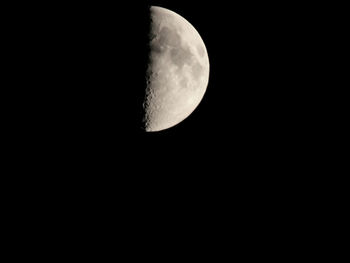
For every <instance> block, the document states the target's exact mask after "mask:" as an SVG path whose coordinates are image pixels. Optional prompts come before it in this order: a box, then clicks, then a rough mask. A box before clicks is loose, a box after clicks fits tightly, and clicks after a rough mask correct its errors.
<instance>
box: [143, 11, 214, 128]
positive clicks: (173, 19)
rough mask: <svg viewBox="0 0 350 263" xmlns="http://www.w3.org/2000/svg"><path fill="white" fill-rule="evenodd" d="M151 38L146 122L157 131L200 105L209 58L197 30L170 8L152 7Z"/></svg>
mask: <svg viewBox="0 0 350 263" xmlns="http://www.w3.org/2000/svg"><path fill="white" fill-rule="evenodd" d="M150 37H151V38H150V54H149V65H148V70H147V88H146V97H145V102H144V110H145V113H144V114H145V115H144V124H145V130H146V131H148V132H153V131H160V130H164V129H167V128H170V127H172V126H174V125H176V124H178V123H180V122H181V121H183V120H184V119H185V118H187V117H188V116H189V115H190V114H191V113H192V112H193V111H194V110H195V108H196V107H197V106H198V105H199V103H200V102H201V100H202V98H203V96H204V93H205V91H206V89H207V85H208V81H209V58H208V54H207V50H206V47H205V45H204V42H203V40H202V38H201V37H200V35H199V33H198V32H197V31H196V29H195V28H194V27H193V26H192V25H191V24H190V23H189V22H188V21H187V20H185V19H184V18H183V17H181V16H180V15H178V14H176V13H174V12H172V11H170V10H168V9H165V8H161V7H156V6H152V7H151V33H150Z"/></svg>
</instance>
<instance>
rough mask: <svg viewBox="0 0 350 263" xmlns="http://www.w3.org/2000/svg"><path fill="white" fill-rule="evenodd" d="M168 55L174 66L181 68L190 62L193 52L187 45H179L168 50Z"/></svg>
mask: <svg viewBox="0 0 350 263" xmlns="http://www.w3.org/2000/svg"><path fill="white" fill-rule="evenodd" d="M170 57H171V60H172V62H173V63H174V64H175V65H176V66H178V67H179V68H182V67H183V66H184V65H185V64H189V65H190V64H191V61H192V57H193V54H192V53H191V50H190V49H189V48H188V47H186V48H183V47H179V48H174V49H172V50H171V51H170Z"/></svg>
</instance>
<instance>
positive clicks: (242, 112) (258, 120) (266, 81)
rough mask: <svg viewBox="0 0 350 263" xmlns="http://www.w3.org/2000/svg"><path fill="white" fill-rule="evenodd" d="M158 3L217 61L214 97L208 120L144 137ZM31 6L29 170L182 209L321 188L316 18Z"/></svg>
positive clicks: (247, 7)
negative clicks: (313, 38)
mask: <svg viewBox="0 0 350 263" xmlns="http://www.w3.org/2000/svg"><path fill="white" fill-rule="evenodd" d="M149 5H159V6H162V7H165V8H168V9H170V10H172V11H174V12H176V13H178V14H180V15H181V16H183V17H184V18H185V19H187V20H188V21H189V22H190V23H191V24H192V25H193V26H194V27H195V28H196V29H197V30H198V32H199V33H200V35H201V36H202V38H203V40H204V43H205V44H206V47H207V50H208V54H209V60H210V78H209V85H208V88H207V92H206V94H205V96H204V98H203V100H202V102H201V104H200V105H199V106H198V108H197V109H196V110H195V111H194V112H193V113H192V114H191V115H190V116H189V117H188V118H187V119H186V120H184V121H183V122H181V123H180V124H178V125H176V126H175V127H173V128H170V129H168V130H164V131H161V132H155V133H145V132H143V131H142V130H141V129H140V121H141V117H142V116H141V112H142V108H141V106H142V99H143V95H144V88H145V78H144V77H145V75H144V72H145V69H146V64H147V39H148V38H147V34H148V28H149V14H148V7H149ZM29 6H30V10H34V11H33V12H26V6H23V5H22V6H21V8H22V9H23V12H26V16H25V20H26V21H27V22H28V23H22V24H21V28H22V30H23V34H20V35H21V36H22V39H21V41H20V42H19V47H18V52H23V53H21V54H23V57H22V59H23V58H24V61H25V62H24V64H23V67H24V68H28V69H29V70H28V72H29V73H28V74H27V75H25V76H24V77H23V78H24V80H25V82H26V83H27V86H26V87H28V88H26V89H24V91H23V93H21V94H22V96H23V99H24V100H27V98H31V99H30V100H27V102H26V103H27V104H28V107H27V110H26V111H23V113H22V115H23V120H25V122H23V123H24V124H23V126H22V129H21V130H20V131H19V135H18V136H19V138H20V140H23V144H24V145H25V147H24V149H25V151H24V152H21V153H22V154H23V156H24V157H26V156H28V160H30V161H28V164H27V165H28V167H36V168H37V169H38V172H43V173H49V174H52V173H57V174H60V176H59V177H57V178H56V179H57V180H58V182H60V184H63V185H67V184H68V185H73V188H72V189H76V187H78V186H79V185H80V184H87V185H90V186H91V185H94V186H93V188H92V189H93V191H101V192H102V191H105V192H106V193H109V194H112V193H113V187H116V188H118V189H120V190H125V189H129V190H130V191H132V192H134V191H135V192H138V191H140V192H142V193H143V192H145V193H146V194H145V196H146V197H149V196H153V197H154V198H159V197H161V196H163V195H167V194H169V193H172V194H173V196H174V198H175V199H176V198H180V197H182V196H184V195H194V196H201V197H202V198H203V199H207V200H209V199H211V198H214V197H215V196H222V198H221V199H222V200H225V199H226V198H225V196H227V197H229V196H231V197H232V194H233V195H234V196H236V197H237V198H243V199H244V200H246V201H247V200H249V199H250V198H252V199H254V200H258V199H259V198H263V199H264V198H271V200H275V201H276V202H277V201H279V200H283V202H288V200H289V199H293V198H297V197H296V196H295V195H294V194H293V195H289V194H286V193H291V192H292V191H295V189H296V188H297V192H298V193H300V192H304V191H305V190H306V189H308V187H309V186H310V185H311V184H313V183H314V179H313V178H312V177H305V176H304V174H305V173H306V174H307V173H310V172H312V170H313V165H312V163H313V162H315V160H314V156H313V155H312V153H311V152H312V151H314V150H315V146H316V147H319V146H317V145H316V144H315V138H317V133H315V131H314V130H312V129H310V127H311V126H312V123H313V121H314V119H315V117H314V113H313V110H314V109H312V108H311V106H308V105H310V103H308V102H310V100H313V99H314V98H315V97H314V90H313V87H312V85H311V83H310V79H308V78H306V76H309V75H310V74H312V70H313V69H312V68H311V66H309V65H310V61H311V60H312V59H313V57H312V56H311V55H310V54H311V53H312V50H313V48H314V47H313V46H312V44H311V43H309V41H308V39H309V38H310V35H312V34H313V32H314V31H315V29H314V27H313V24H312V21H311V23H310V21H308V14H309V10H310V9H309V8H310V6H306V5H305V4H302V3H300V4H299V3H298V4H296V3H293V4H292V3H283V4H281V3H278V2H268V3H261V2H258V1H257V2H254V1H252V2H238V3H230V4H227V3H226V2H219V1H216V2H215V3H213V2H208V1H203V2H201V3H197V2H196V3H194V1H193V2H192V1H144V2H141V1H137V2H136V1H135V2H132V1H131V2H130V3H119V2H118V3H114V4H111V3H100V2H99V3H96V2H89V1H87V2H86V1H85V2H81V3H79V2H74V3H70V2H69V3H68V2H67V3H64V2H60V3H50V4H46V5H45V4H37V5H35V4H28V7H29ZM311 7H312V8H314V6H312V5H311ZM23 43H27V44H26V45H23ZM309 107H310V108H309ZM23 131H25V132H24V133H23ZM316 149H317V148H316ZM32 160H35V161H32ZM62 174H63V175H62ZM97 175H99V176H97ZM62 178H63V179H62ZM95 186H96V188H95ZM97 186H98V187H97ZM79 189H80V188H79ZM89 189H91V188H89ZM106 189H108V190H106ZM176 192H178V193H183V194H174V193H176ZM155 193H156V194H155ZM281 195H285V196H286V198H287V199H280V196H281ZM281 202H282V201H281Z"/></svg>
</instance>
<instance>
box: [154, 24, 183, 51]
mask: <svg viewBox="0 0 350 263" xmlns="http://www.w3.org/2000/svg"><path fill="white" fill-rule="evenodd" d="M158 45H161V46H173V47H178V46H180V45H181V37H180V35H179V34H178V33H177V32H176V31H175V30H171V29H169V28H168V27H166V26H165V27H163V28H162V30H161V31H160V32H159V40H158Z"/></svg>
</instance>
